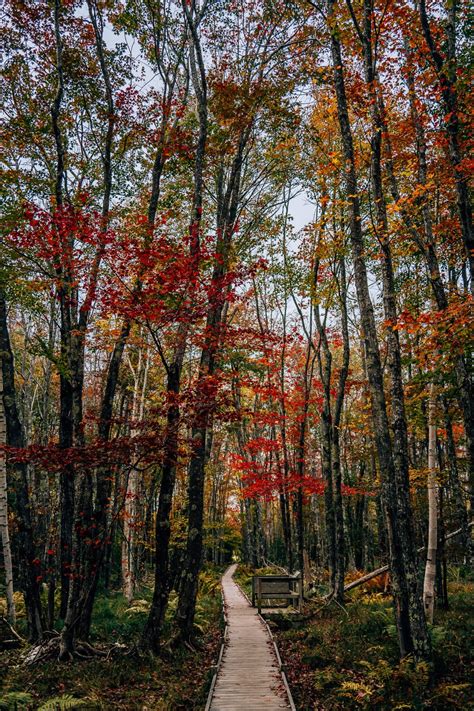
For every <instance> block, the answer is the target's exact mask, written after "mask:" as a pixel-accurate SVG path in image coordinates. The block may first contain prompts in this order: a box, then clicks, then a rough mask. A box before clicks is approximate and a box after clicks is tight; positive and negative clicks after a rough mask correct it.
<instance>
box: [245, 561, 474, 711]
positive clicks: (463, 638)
mask: <svg viewBox="0 0 474 711" xmlns="http://www.w3.org/2000/svg"><path fill="white" fill-rule="evenodd" d="M259 572H260V573H261V574H263V572H264V571H259ZM266 572H267V573H271V572H272V570H271V569H267V570H266ZM252 573H253V571H251V570H250V569H248V568H244V567H240V569H239V571H238V572H237V575H236V576H235V579H236V581H237V582H239V584H241V585H242V586H243V588H244V589H245V590H246V592H247V593H249V591H250V581H251V575H252ZM451 577H452V579H451V581H450V583H449V606H450V609H449V610H441V609H438V610H437V611H436V613H435V623H434V625H433V626H432V628H431V637H432V642H433V649H434V684H433V685H432V687H431V688H430V687H429V685H428V669H427V667H426V666H425V665H423V664H418V665H415V664H413V662H412V661H410V660H409V659H408V660H404V661H402V662H400V660H399V657H398V644H397V639H396V629H395V625H394V617H393V611H392V601H391V598H390V596H388V595H384V594H383V593H381V592H380V593H373V592H372V593H370V594H367V593H365V592H364V590H363V589H361V588H358V589H355V590H354V591H353V592H352V593H350V594H349V595H348V599H347V602H346V605H345V607H344V608H342V607H340V606H338V605H337V604H334V603H333V604H330V605H327V604H325V602H324V600H322V599H321V598H319V599H317V598H313V599H311V600H310V601H309V602H307V603H306V604H305V606H304V610H303V614H301V615H298V614H291V615H288V614H286V613H285V612H281V613H275V612H272V613H269V614H266V615H265V616H266V619H267V621H268V622H269V624H270V626H271V627H272V631H273V634H274V636H275V638H276V640H277V644H278V648H279V650H280V654H281V657H282V661H283V664H284V665H285V670H286V673H287V677H288V681H289V684H290V688H291V691H292V694H293V698H294V701H295V704H296V708H297V709H298V711H346V710H348V709H361V710H364V711H365V710H367V711H368V710H369V709H370V710H372V709H374V710H377V709H379V710H380V711H388V710H390V711H395V710H399V711H402V709H403V710H408V709H413V710H416V711H418V710H423V709H436V710H437V711H449V710H451V709H462V708H472V706H471V707H470V703H472V702H473V700H474V694H473V692H474V687H473V685H472V683H471V682H472V679H473V678H474V677H473V671H474V666H473V665H474V656H473V652H474V645H473V640H474V634H473V633H474V617H473V615H472V610H473V609H474V582H473V581H469V580H463V579H461V578H460V576H459V574H458V572H457V571H455V570H453V571H452V576H451Z"/></svg>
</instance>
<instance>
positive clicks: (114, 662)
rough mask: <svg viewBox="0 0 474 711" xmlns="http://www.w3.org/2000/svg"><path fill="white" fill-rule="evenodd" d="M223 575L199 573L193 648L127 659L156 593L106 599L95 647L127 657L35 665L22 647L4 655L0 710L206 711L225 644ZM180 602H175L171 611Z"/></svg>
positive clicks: (100, 603) (97, 615)
mask: <svg viewBox="0 0 474 711" xmlns="http://www.w3.org/2000/svg"><path fill="white" fill-rule="evenodd" d="M221 572H222V571H221V570H211V571H206V572H205V573H204V574H202V575H201V586H200V595H199V600H198V607H197V615H196V629H197V632H198V634H199V639H198V642H199V645H196V651H194V652H193V651H192V650H190V649H187V648H186V649H176V650H175V649H173V650H172V651H169V652H167V651H165V652H164V653H163V654H162V656H161V657H156V658H152V657H146V656H138V655H137V654H134V653H130V654H125V651H126V650H130V649H133V646H134V644H135V643H136V642H138V640H139V637H140V633H141V630H142V629H143V625H144V622H145V620H146V614H147V609H148V602H149V599H150V597H151V591H149V590H143V591H141V593H140V600H137V601H135V602H134V603H132V605H131V606H128V604H127V601H126V600H125V598H124V597H123V595H122V594H121V593H119V592H116V593H109V594H107V595H105V594H102V595H100V597H98V599H97V603H96V606H95V611H94V621H93V627H92V634H91V643H92V644H93V645H94V647H96V648H99V649H101V648H102V649H110V646H111V645H112V644H114V643H115V644H117V645H124V652H123V653H120V652H119V653H118V655H115V654H111V655H110V657H109V658H108V659H105V658H101V657H94V658H91V659H88V660H80V661H74V662H70V663H59V662H56V661H50V662H46V663H42V664H38V665H36V666H33V667H25V666H23V665H22V663H21V662H22V659H23V658H24V656H25V651H26V649H25V648H22V649H17V650H11V651H9V652H3V653H0V711H4V710H7V711H10V709H11V710H12V711H13V710H14V709H15V710H16V709H18V711H20V710H21V711H29V710H30V709H35V710H38V711H39V710H40V709H41V711H53V710H54V711H58V710H61V711H62V709H75V708H78V709H79V708H80V709H82V710H84V711H87V710H88V709H90V710H91V711H95V710H98V711H99V710H102V709H103V710H104V711H105V710H106V711H115V710H117V711H181V710H183V711H184V710H185V709H186V711H197V709H200V710H202V709H203V708H204V705H205V703H206V697H207V692H208V689H209V686H210V682H211V667H212V665H213V664H214V663H215V661H216V658H217V655H218V651H219V647H220V642H221V639H220V635H221V605H222V603H221V595H220V575H221ZM175 603H176V600H175V599H172V600H171V604H170V608H171V609H170V612H171V613H172V611H173V608H174V606H175ZM20 614H21V609H20ZM20 622H21V617H20ZM69 697H71V698H69Z"/></svg>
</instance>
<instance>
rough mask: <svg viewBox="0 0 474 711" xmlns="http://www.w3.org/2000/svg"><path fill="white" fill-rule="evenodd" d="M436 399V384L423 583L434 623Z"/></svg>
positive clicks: (432, 401) (430, 416) (431, 414)
mask: <svg viewBox="0 0 474 711" xmlns="http://www.w3.org/2000/svg"><path fill="white" fill-rule="evenodd" d="M435 416H436V399H435V394H434V386H433V385H431V387H430V395H429V403H428V546H427V549H426V554H427V555H426V567H425V579H424V583H423V604H424V606H425V613H426V618H427V620H428V622H431V623H433V615H434V601H435V583H436V552H437V546H438V497H437V489H438V483H437V472H436V417H435Z"/></svg>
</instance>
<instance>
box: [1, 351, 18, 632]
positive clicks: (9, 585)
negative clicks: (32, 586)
mask: <svg viewBox="0 0 474 711" xmlns="http://www.w3.org/2000/svg"><path fill="white" fill-rule="evenodd" d="M6 443H7V423H6V419H5V407H4V403H3V373H2V368H1V363H0V446H4V445H5V444H6ZM0 532H1V537H2V550H3V563H4V567H5V587H6V598H7V617H8V621H9V622H10V624H11V625H14V624H15V599H14V597H13V565H12V550H11V545H10V532H9V529H8V499H7V461H6V454H5V452H4V451H3V450H2V451H0Z"/></svg>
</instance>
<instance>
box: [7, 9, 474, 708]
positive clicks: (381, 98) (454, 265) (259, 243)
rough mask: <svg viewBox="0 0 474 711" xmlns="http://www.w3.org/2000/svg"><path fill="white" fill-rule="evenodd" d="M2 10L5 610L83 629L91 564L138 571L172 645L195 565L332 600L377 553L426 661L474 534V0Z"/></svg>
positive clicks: (405, 630) (73, 635) (192, 607)
mask: <svg viewBox="0 0 474 711" xmlns="http://www.w3.org/2000/svg"><path fill="white" fill-rule="evenodd" d="M2 24H3V27H2V46H3V59H4V70H5V71H4V83H3V88H2V106H3V107H2V130H3V157H2V178H3V180H2V217H1V219H2V233H3V237H2V245H1V259H0V356H1V368H0V439H1V441H0V445H1V447H0V528H1V533H2V553H1V556H0V559H1V561H2V563H3V568H2V570H3V574H2V579H1V582H0V585H1V587H0V593H1V594H2V595H3V598H4V600H5V616H6V617H8V620H9V623H10V624H11V625H12V626H14V625H15V621H16V612H18V610H19V608H21V609H22V610H23V611H24V613H23V614H24V616H25V617H24V621H23V623H22V622H21V619H19V623H20V624H25V622H26V626H27V628H24V629H23V633H24V634H25V635H27V636H28V639H29V641H30V642H31V643H33V644H34V645H36V646H34V647H33V649H38V648H39V649H44V644H45V640H46V641H47V642H48V644H49V645H50V647H49V648H50V649H52V648H53V647H54V649H55V651H54V654H56V656H59V658H60V659H61V660H64V661H65V660H70V659H72V658H73V657H77V656H81V654H82V655H84V654H85V650H87V649H89V651H91V650H92V647H91V646H90V644H88V642H89V641H90V637H91V627H93V621H94V615H95V609H96V607H95V604H96V602H97V601H98V600H99V606H100V604H102V603H101V602H100V601H101V600H102V596H103V595H104V594H105V595H106V594H107V591H112V590H114V591H116V590H117V589H121V590H122V592H123V596H124V597H125V599H126V600H127V601H128V602H129V603H131V604H133V601H134V600H137V599H140V598H141V597H143V595H144V592H143V591H144V590H145V589H147V590H151V592H150V596H151V599H150V600H149V601H148V604H147V606H146V608H144V609H142V613H143V614H142V615H141V617H140V620H141V624H140V625H139V629H138V640H139V641H138V642H137V644H138V646H139V648H140V649H141V650H149V651H151V652H154V653H157V654H159V653H160V650H162V648H163V644H164V643H165V642H166V643H167V644H168V642H169V640H170V639H171V640H172V643H173V644H176V645H178V646H179V645H183V644H184V645H190V644H193V643H194V640H195V637H196V634H198V632H199V624H197V625H196V604H197V597H198V588H199V576H200V573H201V571H202V569H203V566H204V565H206V564H213V565H214V566H223V565H225V564H226V563H228V562H229V561H231V560H232V558H233V557H234V558H240V559H241V560H242V562H243V563H247V564H249V565H251V566H253V567H254V568H261V567H265V566H269V565H273V566H275V565H276V566H282V567H284V568H286V570H288V571H290V572H294V571H296V570H298V571H300V572H301V574H302V575H303V576H304V584H305V590H306V594H307V595H308V596H310V595H312V594H315V593H318V594H322V593H324V594H325V595H327V596H328V597H327V598H326V599H333V600H334V601H335V602H336V603H339V604H341V605H342V604H343V603H344V600H345V596H346V594H347V593H345V591H344V587H345V585H346V586H347V584H348V581H349V579H352V580H355V579H357V577H358V575H359V574H360V575H362V574H363V572H367V571H371V570H374V569H378V568H380V567H383V566H385V565H387V566H388V567H389V570H390V579H389V581H387V583H386V584H387V586H390V590H391V593H392V595H393V600H394V606H393V609H394V620H395V628H396V631H397V640H398V650H399V654H400V656H401V657H402V658H404V657H406V656H407V655H409V656H410V657H411V658H413V659H414V660H415V661H417V662H419V663H420V662H423V663H426V664H427V665H428V668H431V666H430V665H432V660H433V656H432V655H433V650H432V636H431V634H430V632H429V624H431V623H432V622H433V615H434V606H435V599H436V601H437V605H439V606H441V607H442V606H443V605H444V606H445V607H446V606H447V605H448V604H449V599H448V579H449V575H450V570H451V569H452V570H454V568H453V566H455V568H456V570H457V573H456V575H460V574H461V575H462V574H464V573H463V572H462V571H464V572H466V571H467V570H468V569H469V566H470V564H471V563H472V555H473V550H472V540H471V536H470V530H469V528H470V516H471V515H472V513H471V512H472V494H473V489H472V484H473V479H472V477H473V470H474V397H473V372H472V371H473V364H472V353H473V333H474V328H473V325H474V311H473V301H472V293H473V289H474V240H473V235H472V216H471V207H470V200H469V188H468V178H469V174H470V160H469V138H470V132H469V123H468V117H469V113H470V106H469V99H470V94H469V80H470V53H469V44H468V4H467V3H465V2H463V0H461V1H460V0H449V2H447V3H443V2H438V0H433V1H431V0H429V2H425V0H417V1H416V2H415V3H412V2H411V1H410V0H380V1H379V0H346V1H345V2H343V1H342V0H341V1H340V2H336V0H326V1H325V2H321V3H320V2H313V1H312V0H308V1H307V2H304V1H303V0H301V1H299V0H295V2H292V1H291V0H288V1H279V0H268V1H267V0H262V1H261V2H259V1H254V0H229V1H227V0H219V1H214V0H203V2H201V3H197V2H195V0H183V2H182V3H180V2H174V0H163V1H161V0H156V1H155V0H123V1H122V2H116V1H110V0H87V1H86V2H83V1H81V0H48V1H45V2H42V1H39V0H35V1H30V0H25V1H20V0H7V2H5V4H4V8H3V11H2ZM302 224H303V225H304V226H303V227H300V225H302ZM295 225H297V227H296V226H295ZM451 533H455V535H454V536H452V537H449V535H450V534H451ZM208 567H209V566H208ZM354 571H359V573H357V572H354ZM459 571H461V573H460V572H459ZM348 573H350V575H349V577H348ZM201 579H202V577H201ZM209 584H210V583H209ZM321 591H322V593H321ZM20 592H21V596H19V595H18V593H20ZM20 598H21V599H20ZM15 606H16V607H17V610H15ZM198 613H199V609H198ZM20 617H21V616H20ZM52 630H57V633H55V634H54V636H53V637H52V636H51V635H52V634H53V633H52V632H51V631H52ZM51 640H52V642H51ZM38 644H39V645H40V646H39V647H37V645H38ZM428 676H429V675H428ZM130 708H132V707H130ZM133 708H135V707H133ZM176 708H178V706H176Z"/></svg>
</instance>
